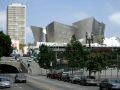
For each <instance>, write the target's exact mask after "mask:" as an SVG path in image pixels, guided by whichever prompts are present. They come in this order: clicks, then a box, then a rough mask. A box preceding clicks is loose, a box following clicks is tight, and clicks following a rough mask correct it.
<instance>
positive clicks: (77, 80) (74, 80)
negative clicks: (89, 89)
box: [70, 75, 81, 84]
mask: <svg viewBox="0 0 120 90" xmlns="http://www.w3.org/2000/svg"><path fill="white" fill-rule="evenodd" d="M80 79H81V75H73V76H71V77H70V82H71V83H77V84H79V83H80Z"/></svg>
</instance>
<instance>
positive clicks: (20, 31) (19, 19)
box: [7, 3, 26, 44]
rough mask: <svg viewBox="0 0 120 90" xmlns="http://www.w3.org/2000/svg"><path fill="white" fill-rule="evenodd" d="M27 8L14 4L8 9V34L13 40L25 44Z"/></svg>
mask: <svg viewBox="0 0 120 90" xmlns="http://www.w3.org/2000/svg"><path fill="white" fill-rule="evenodd" d="M25 30H26V6H25V5H22V4H18V3H12V4H11V5H8V7H7V34H8V35H10V38H11V39H12V40H18V41H19V42H20V44H24V43H25Z"/></svg>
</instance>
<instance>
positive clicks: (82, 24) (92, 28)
mask: <svg viewBox="0 0 120 90" xmlns="http://www.w3.org/2000/svg"><path fill="white" fill-rule="evenodd" d="M73 26H74V27H76V28H77V30H76V32H75V35H76V37H77V39H82V38H85V37H86V32H87V33H88V36H89V37H90V35H91V34H93V37H94V42H97V39H100V38H101V39H102V38H104V29H105V24H104V23H100V22H98V21H97V20H95V18H93V17H91V18H87V19H84V20H80V21H78V22H75V23H73Z"/></svg>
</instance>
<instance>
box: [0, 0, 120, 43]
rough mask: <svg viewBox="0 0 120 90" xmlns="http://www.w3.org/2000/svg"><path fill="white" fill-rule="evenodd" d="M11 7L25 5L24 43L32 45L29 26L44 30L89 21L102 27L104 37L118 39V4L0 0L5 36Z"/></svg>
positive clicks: (105, 0) (108, 1) (101, 0)
mask: <svg viewBox="0 0 120 90" xmlns="http://www.w3.org/2000/svg"><path fill="white" fill-rule="evenodd" d="M11 3H21V4H24V5H26V11H27V13H26V16H27V19H26V27H27V28H26V43H32V42H34V38H33V34H32V31H31V29H30V26H31V25H33V26H40V27H43V28H45V27H46V26H47V25H48V24H49V23H50V22H52V21H57V22H61V23H64V24H68V25H71V24H72V23H73V22H76V21H79V20H82V19H85V18H88V17H94V18H95V19H96V20H97V21H100V22H103V23H105V37H108V38H109V37H113V36H116V37H120V0H0V30H4V32H5V33H6V9H7V5H9V4H11Z"/></svg>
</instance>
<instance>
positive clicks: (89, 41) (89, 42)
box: [86, 32, 93, 75]
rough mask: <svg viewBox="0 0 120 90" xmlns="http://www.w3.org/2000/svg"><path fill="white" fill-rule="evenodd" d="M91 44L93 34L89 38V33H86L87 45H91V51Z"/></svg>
mask: <svg viewBox="0 0 120 90" xmlns="http://www.w3.org/2000/svg"><path fill="white" fill-rule="evenodd" d="M91 43H93V34H92V33H91V34H90V36H88V33H87V32H86V44H89V49H90V48H91ZM87 50H88V49H87ZM89 75H91V71H90V70H89Z"/></svg>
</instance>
